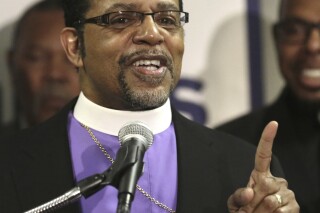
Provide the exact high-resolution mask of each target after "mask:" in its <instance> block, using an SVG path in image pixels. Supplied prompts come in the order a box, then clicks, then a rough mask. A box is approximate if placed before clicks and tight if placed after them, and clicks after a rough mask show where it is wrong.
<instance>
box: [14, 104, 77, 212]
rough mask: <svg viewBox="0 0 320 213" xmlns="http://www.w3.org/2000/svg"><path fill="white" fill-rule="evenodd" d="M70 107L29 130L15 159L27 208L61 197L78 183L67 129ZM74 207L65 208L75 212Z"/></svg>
mask: <svg viewBox="0 0 320 213" xmlns="http://www.w3.org/2000/svg"><path fill="white" fill-rule="evenodd" d="M69 110H70V107H67V108H65V109H64V110H63V111H62V112H61V113H59V115H57V116H55V117H54V118H53V119H51V120H50V121H48V122H46V123H44V124H43V125H41V126H39V127H36V128H33V129H31V130H29V131H28V132H25V133H26V135H25V136H26V139H25V141H23V143H22V144H21V146H20V150H19V152H18V155H17V156H16V159H14V167H13V171H12V174H13V179H14V182H15V184H16V189H17V192H18V196H19V199H20V202H21V203H22V208H23V209H24V210H28V209H31V208H34V207H36V206H38V205H41V204H43V203H46V202H48V201H50V200H52V199H54V198H57V197H58V196H60V195H62V194H64V193H65V192H67V191H68V190H70V189H71V188H73V187H74V181H73V174H72V171H73V170H72V163H71V159H70V151H69V143H68V133H67V118H68V112H69ZM34 174H37V175H36V176H35V175H34ZM73 208H74V206H73V207H71V208H67V209H68V210H67V209H65V210H63V211H65V212H72V211H74V210H71V209H73ZM63 211H62V212H63ZM77 212H79V211H77Z"/></svg>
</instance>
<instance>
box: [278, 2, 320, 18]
mask: <svg viewBox="0 0 320 213" xmlns="http://www.w3.org/2000/svg"><path fill="white" fill-rule="evenodd" d="M292 16H298V17H300V18H305V19H312V21H320V1H319V0H283V5H282V11H281V18H287V17H292Z"/></svg>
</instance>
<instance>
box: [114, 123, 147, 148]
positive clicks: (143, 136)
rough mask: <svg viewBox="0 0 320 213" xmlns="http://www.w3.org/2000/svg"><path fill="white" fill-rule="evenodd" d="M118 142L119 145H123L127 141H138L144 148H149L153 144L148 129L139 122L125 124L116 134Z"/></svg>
mask: <svg viewBox="0 0 320 213" xmlns="http://www.w3.org/2000/svg"><path fill="white" fill-rule="evenodd" d="M118 137H119V141H120V144H121V145H124V144H125V143H126V142H127V141H130V139H132V138H137V139H140V140H141V141H142V142H143V144H144V146H145V148H146V149H147V148H149V147H150V146H151V145H152V143H153V133H152V131H151V130H150V129H149V127H148V126H147V125H146V124H144V123H142V122H140V121H135V122H131V123H128V124H125V125H124V126H123V127H122V128H121V129H120V130H119V133H118Z"/></svg>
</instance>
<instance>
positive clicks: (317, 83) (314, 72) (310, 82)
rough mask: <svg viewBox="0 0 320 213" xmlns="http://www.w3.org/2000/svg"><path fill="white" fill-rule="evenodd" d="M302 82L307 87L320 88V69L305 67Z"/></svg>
mask: <svg viewBox="0 0 320 213" xmlns="http://www.w3.org/2000/svg"><path fill="white" fill-rule="evenodd" d="M301 82H302V84H303V85H304V86H305V87H306V88H310V89H311V88H313V89H319V88H320V69H318V68H312V69H311V68H310V69H304V70H303V71H302V73H301Z"/></svg>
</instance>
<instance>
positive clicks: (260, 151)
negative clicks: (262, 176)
mask: <svg viewBox="0 0 320 213" xmlns="http://www.w3.org/2000/svg"><path fill="white" fill-rule="evenodd" d="M277 129H278V123H277V122H276V121H271V122H269V123H268V124H267V125H266V127H265V128H264V130H263V132H262V134H261V138H260V141H259V144H258V147H257V152H256V158H255V166H254V169H255V170H256V171H258V172H269V171H270V162H271V157H272V145H273V140H274V138H275V136H276V133H277Z"/></svg>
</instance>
